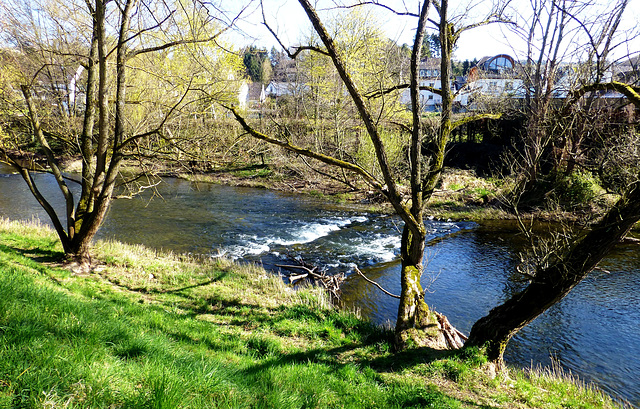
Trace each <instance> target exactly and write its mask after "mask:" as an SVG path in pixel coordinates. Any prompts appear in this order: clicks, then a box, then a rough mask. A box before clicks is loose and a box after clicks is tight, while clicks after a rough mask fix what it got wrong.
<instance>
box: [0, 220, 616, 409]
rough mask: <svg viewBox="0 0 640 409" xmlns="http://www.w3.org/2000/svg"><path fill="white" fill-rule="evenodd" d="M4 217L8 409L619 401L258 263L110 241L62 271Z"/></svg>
mask: <svg viewBox="0 0 640 409" xmlns="http://www.w3.org/2000/svg"><path fill="white" fill-rule="evenodd" d="M60 255H61V253H60V247H59V245H58V243H57V240H56V238H55V236H54V235H53V233H52V232H51V231H50V230H48V229H45V228H43V227H41V226H34V225H24V224H18V223H11V222H8V221H6V220H0V407H2V408H4V407H14V408H71V407H74V408H98V407H105V408H106V407H109V408H120V407H122V408H128V407H133V408H147V407H148V408H177V407H181V408H208V407H211V408H214V407H215V408H250V407H251V408H302V407H306V408H330V407H336V408H367V407H370V408H394V407H395V408H401V407H403V408H404V407H433V408H478V407H482V408H540V407H544V408H567V407H575V408H591V407H593V408H610V407H616V406H615V404H614V403H613V402H612V401H611V400H610V399H609V398H608V397H606V396H605V395H603V394H602V393H600V392H598V391H595V390H594V389H593V388H591V387H585V386H584V385H582V384H581V383H580V382H577V381H575V380H574V379H572V378H571V377H566V376H564V375H563V374H562V373H561V372H559V371H555V372H553V373H551V372H550V371H546V370H544V371H520V370H515V369H511V370H510V371H509V374H508V376H507V375H498V376H493V374H492V371H491V366H490V365H487V364H486V362H485V360H484V358H483V356H482V355H481V354H480V353H479V352H478V351H475V350H464V351H458V352H455V353H439V352H436V351H429V350H412V351H408V352H406V353H402V354H393V353H392V351H391V347H390V343H389V342H390V333H388V332H387V331H385V330H383V329H381V328H377V327H374V326H371V325H369V324H368V323H366V322H364V321H362V320H360V319H358V318H357V317H356V316H355V315H353V314H349V313H345V312H339V311H336V310H334V309H332V308H331V307H330V306H329V305H328V304H327V302H326V300H325V298H324V296H323V294H322V293H321V292H320V291H318V290H317V289H313V288H305V289H301V290H299V291H293V290H291V289H290V288H289V287H288V286H287V285H285V284H284V283H283V282H282V280H280V279H279V278H278V277H274V276H270V275H267V274H266V273H265V272H264V271H262V270H261V269H259V268H256V267H249V266H238V265H235V264H232V263H229V262H225V261H196V260H193V259H190V258H188V257H185V256H179V255H172V254H162V253H158V252H155V251H153V250H150V249H147V248H144V247H140V246H128V245H123V244H119V243H113V242H99V243H97V244H96V247H95V260H94V262H95V264H96V265H97V266H98V268H97V269H96V271H95V272H94V273H93V274H91V275H88V276H78V275H72V274H71V273H69V272H68V271H67V270H64V269H63V268H61V267H60V266H59V265H58V264H57V262H56V260H58V259H59V256H60Z"/></svg>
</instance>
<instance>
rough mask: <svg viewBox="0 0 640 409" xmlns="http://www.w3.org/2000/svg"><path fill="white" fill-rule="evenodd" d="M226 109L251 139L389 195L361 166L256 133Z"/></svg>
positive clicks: (242, 119)
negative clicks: (338, 170) (345, 174)
mask: <svg viewBox="0 0 640 409" xmlns="http://www.w3.org/2000/svg"><path fill="white" fill-rule="evenodd" d="M223 107H225V108H226V109H228V110H229V111H231V113H233V115H234V116H235V117H236V120H237V121H238V122H239V123H240V125H241V126H242V128H244V130H245V131H246V132H247V133H248V134H249V135H251V136H252V137H254V138H256V139H260V140H262V141H265V142H268V143H270V144H273V145H277V146H280V147H282V148H284V149H286V150H288V151H290V152H295V153H297V154H300V155H303V156H306V157H308V158H313V159H316V160H319V161H320V162H323V163H326V164H328V165H332V166H337V167H339V168H342V169H346V170H349V171H351V172H354V173H356V174H358V175H360V176H361V177H362V178H363V179H364V180H365V181H366V182H367V183H368V184H369V185H371V186H372V187H373V188H375V189H377V190H379V191H380V192H382V193H383V194H384V195H385V196H388V195H389V192H388V191H387V190H386V189H385V188H384V186H383V185H382V184H381V183H380V182H379V181H378V180H377V179H376V178H375V177H374V176H373V175H371V174H370V173H369V172H367V171H366V170H365V169H364V168H362V167H361V166H358V165H356V164H353V163H351V162H347V161H343V160H340V159H337V158H334V157H331V156H327V155H323V154H321V153H318V152H314V151H312V150H310V149H306V148H302V147H299V146H295V145H292V144H291V143H289V142H285V141H281V140H278V139H275V138H271V137H269V136H267V135H265V134H263V133H261V132H258V131H257V130H255V129H254V128H252V127H251V126H250V125H249V124H248V123H247V121H246V120H245V119H244V117H242V116H241V115H240V113H238V111H237V110H236V109H235V108H233V107H228V106H224V105H223Z"/></svg>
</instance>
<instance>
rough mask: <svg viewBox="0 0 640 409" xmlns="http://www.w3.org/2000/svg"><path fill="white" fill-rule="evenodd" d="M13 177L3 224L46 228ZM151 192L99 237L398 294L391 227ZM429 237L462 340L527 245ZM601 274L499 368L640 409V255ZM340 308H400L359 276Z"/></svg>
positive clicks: (440, 225)
mask: <svg viewBox="0 0 640 409" xmlns="http://www.w3.org/2000/svg"><path fill="white" fill-rule="evenodd" d="M9 171H10V169H9V168H8V167H6V166H2V165H1V164H0V216H3V217H9V218H12V219H31V218H39V219H41V220H43V221H46V220H47V219H46V215H45V213H44V212H43V211H42V210H41V209H40V208H39V206H38V204H37V202H36V201H35V200H34V199H33V198H32V197H31V196H30V193H29V192H28V189H27V188H26V185H25V184H24V182H23V181H22V180H21V178H20V176H19V175H15V174H7V173H8V172H9ZM37 179H38V182H39V183H40V184H41V189H42V191H43V193H44V194H46V195H47V194H54V195H55V197H56V199H55V200H54V203H56V205H57V206H58V208H60V207H59V206H60V205H61V204H62V197H61V195H60V193H59V192H58V191H57V188H56V186H55V181H54V180H53V179H52V178H51V177H50V176H49V175H37ZM158 194H159V195H154V194H151V193H146V194H144V195H142V196H140V197H136V198H133V199H125V200H117V201H116V202H114V204H113V206H112V208H111V210H110V213H109V215H108V218H107V220H106V222H105V223H104V225H103V227H102V229H101V230H100V233H99V237H100V238H113V239H118V240H120V241H124V242H127V243H134V244H137V243H139V244H145V245H147V246H151V247H155V248H162V249H166V250H172V251H176V252H190V253H197V254H214V255H216V254H221V253H223V254H225V255H226V256H228V257H232V258H235V259H237V260H239V261H251V262H260V263H262V264H264V265H265V267H267V268H275V267H273V266H274V265H275V264H278V263H283V262H286V261H287V258H288V257H291V256H302V257H304V258H305V260H307V261H310V262H313V263H315V264H318V265H323V266H326V267H327V268H328V269H329V270H333V271H350V270H351V269H352V267H353V266H354V265H358V266H360V267H361V269H362V270H363V271H364V272H365V273H366V274H367V275H368V276H369V277H371V278H373V279H375V280H376V281H378V282H379V283H380V284H382V285H383V286H384V287H385V288H386V289H388V290H389V291H391V292H395V293H399V292H400V289H399V285H398V283H399V280H398V276H399V270H400V268H399V263H398V260H397V255H398V246H399V243H400V232H399V229H400V224H399V221H398V219H397V218H396V217H392V216H386V215H379V214H375V213H368V212H365V211H356V210H353V208H349V207H347V206H346V205H340V204H336V203H331V202H327V201H323V200H320V199H318V198H313V197H309V196H300V195H293V194H284V193H278V192H273V191H268V190H261V189H249V188H234V187H226V186H219V185H212V184H195V183H189V182H185V181H181V180H176V179H167V180H165V183H163V184H162V185H160V186H159V190H158ZM154 196H155V197H154ZM428 229H429V245H428V248H427V251H426V256H425V257H426V260H425V261H426V265H427V267H426V274H425V277H424V282H423V284H424V285H425V286H427V287H428V288H429V291H428V292H427V295H426V301H427V303H428V304H429V305H430V306H431V307H433V308H435V309H436V310H437V311H439V312H442V313H444V314H445V315H447V317H448V318H449V320H450V321H451V322H452V324H453V325H455V326H456V327H457V328H459V329H460V330H462V331H463V332H465V333H468V332H469V330H470V329H471V325H472V324H473V322H475V321H476V320H477V319H478V318H480V317H482V316H483V315H485V314H486V313H487V312H488V311H489V309H490V308H492V307H493V306H495V305H497V304H498V303H500V302H501V301H503V300H505V299H506V298H507V297H509V296H510V295H511V294H513V292H514V291H517V290H518V289H520V288H522V286H523V283H522V282H520V281H519V280H518V276H517V274H515V266H516V260H517V254H518V251H520V249H522V248H523V245H524V242H523V240H522V237H521V236H520V235H519V234H518V231H517V229H516V227H515V226H514V225H513V224H512V223H509V222H494V223H483V224H482V225H477V224H475V223H470V222H438V221H433V222H429V224H428ZM601 267H602V269H601V270H598V271H596V272H594V273H593V274H591V275H590V276H589V277H588V278H587V279H586V280H585V281H584V282H583V283H581V284H580V285H578V286H577V287H576V288H575V289H574V291H572V292H571V293H570V294H569V296H568V297H567V298H565V299H564V300H563V301H562V302H560V303H558V304H557V305H555V306H554V307H552V308H551V309H550V310H549V311H547V312H546V313H545V314H544V315H543V316H541V317H539V318H538V319H537V320H535V321H534V322H533V323H532V324H531V325H529V326H527V327H526V328H525V329H523V330H522V331H520V333H519V334H518V335H517V336H516V337H515V338H514V339H513V340H512V341H511V342H510V343H509V346H508V347H507V350H506V353H505V359H506V361H507V362H508V363H510V364H513V365H518V366H521V367H530V366H531V365H533V366H536V365H549V364H550V360H551V357H553V359H556V360H557V361H558V362H559V363H560V364H561V366H562V367H564V368H565V369H566V370H569V371H571V372H572V373H573V374H577V375H579V376H580V377H581V378H582V379H583V380H586V381H589V382H593V383H595V384H597V385H598V386H599V387H600V388H602V389H603V390H605V391H607V392H608V393H610V394H611V395H613V396H616V397H621V398H623V399H626V400H628V401H629V402H631V403H632V404H633V405H634V406H637V407H640V380H638V375H639V374H640V308H638V307H639V306H640V252H638V246H637V245H625V244H622V245H619V246H617V247H616V249H615V251H614V252H613V254H611V255H610V256H609V257H608V258H607V259H606V260H605V261H604V262H603V263H602V265H601ZM342 301H343V303H344V304H345V307H347V308H352V309H353V308H357V309H358V310H360V311H361V312H362V314H363V315H364V316H366V317H369V318H370V319H371V320H373V321H374V322H376V323H379V324H383V325H384V324H386V325H389V324H390V323H391V322H392V321H393V320H394V319H395V315H396V309H397V302H396V300H395V299H393V298H390V297H387V296H385V295H384V294H382V293H381V292H380V291H379V290H378V289H376V288H374V287H372V286H371V285H369V284H367V283H366V282H364V280H362V279H360V278H359V277H358V276H357V275H350V276H349V278H348V279H347V281H346V283H345V285H344V288H343V300H342Z"/></svg>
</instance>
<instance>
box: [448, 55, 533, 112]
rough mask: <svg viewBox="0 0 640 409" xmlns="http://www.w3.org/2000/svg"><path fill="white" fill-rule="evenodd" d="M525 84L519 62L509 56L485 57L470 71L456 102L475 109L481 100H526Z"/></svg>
mask: <svg viewBox="0 0 640 409" xmlns="http://www.w3.org/2000/svg"><path fill="white" fill-rule="evenodd" d="M524 96H525V89H524V82H523V80H522V78H520V75H519V70H518V67H517V62H516V61H515V60H514V59H513V57H511V56H509V55H507V54H498V55H495V56H490V57H483V58H482V59H481V60H480V61H478V64H476V66H475V67H472V68H471V70H469V74H468V75H467V80H466V83H465V84H464V86H463V87H462V89H461V91H460V93H459V94H458V95H457V96H456V98H455V101H456V102H458V103H459V104H460V105H461V106H463V107H467V108H469V109H473V108H474V107H475V106H476V104H477V101H478V100H479V99H480V98H487V97H488V98H491V99H495V98H516V99H520V98H524Z"/></svg>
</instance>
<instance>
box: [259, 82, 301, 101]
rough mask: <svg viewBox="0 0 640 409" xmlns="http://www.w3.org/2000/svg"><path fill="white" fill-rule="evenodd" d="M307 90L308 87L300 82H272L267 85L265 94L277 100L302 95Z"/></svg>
mask: <svg viewBox="0 0 640 409" xmlns="http://www.w3.org/2000/svg"><path fill="white" fill-rule="evenodd" d="M306 89H308V87H307V86H306V85H304V84H300V83H298V82H271V83H269V85H267V88H266V89H265V93H266V94H267V96H268V97H271V98H277V97H282V96H287V95H289V96H295V95H300V93H301V92H302V91H305V90H306Z"/></svg>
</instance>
